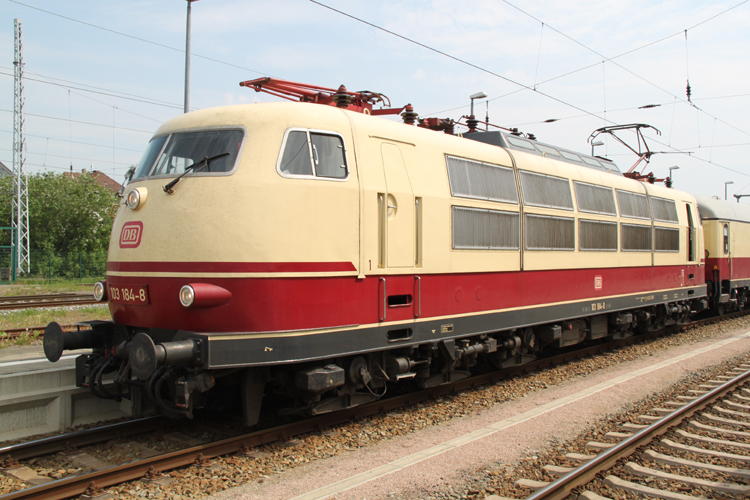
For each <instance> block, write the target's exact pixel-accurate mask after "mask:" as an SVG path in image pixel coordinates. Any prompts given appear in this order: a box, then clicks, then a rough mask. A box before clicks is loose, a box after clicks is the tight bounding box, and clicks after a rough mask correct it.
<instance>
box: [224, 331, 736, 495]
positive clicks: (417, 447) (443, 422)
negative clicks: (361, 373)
mask: <svg viewBox="0 0 750 500" xmlns="http://www.w3.org/2000/svg"><path fill="white" fill-rule="evenodd" d="M748 325H750V319H744V318H742V319H737V320H732V321H728V322H724V323H721V324H716V325H710V326H706V327H701V328H696V329H693V330H689V331H687V332H683V333H680V334H678V335H673V336H670V337H665V338H662V339H659V340H656V341H653V342H649V343H644V344H638V345H635V346H632V347H628V348H624V349H620V350H618V351H617V352H612V353H609V354H606V355H602V356H597V357H594V358H588V359H584V360H580V361H576V362H573V363H569V364H567V365H564V366H560V367H557V368H554V369H551V370H546V371H545V372H542V373H535V374H530V375H526V376H523V377H518V378H516V379H513V380H510V381H505V382H501V383H499V384H498V385H495V386H491V387H485V388H480V389H477V390H474V391H469V392H466V393H462V394H460V395H457V396H456V397H454V398H445V399H444V400H443V401H438V402H432V403H429V404H424V405H418V406H416V407H414V408H410V409H405V410H403V412H401V413H399V414H393V415H390V416H378V417H374V418H372V419H368V420H367V421H366V422H364V423H357V424H354V425H351V424H350V425H348V426H342V429H346V430H343V431H342V432H344V434H342V435H341V437H343V438H344V442H345V444H344V445H340V444H339V443H341V439H340V436H338V435H336V436H329V437H328V439H327V440H319V438H318V437H316V438H315V439H313V438H302V439H301V441H302V443H303V444H302V446H300V447H297V448H291V449H286V450H283V453H284V454H285V455H286V460H288V461H291V462H292V464H291V465H290V466H289V465H284V464H278V462H276V461H275V460H274V458H273V457H274V456H275V454H277V453H278V452H279V450H274V449H273V447H268V450H262V451H266V452H269V451H270V453H271V455H270V456H269V457H267V458H264V459H261V460H258V461H257V462H255V461H252V459H250V461H251V462H255V463H254V466H251V467H254V468H255V469H256V470H257V471H258V473H259V475H258V476H257V477H256V478H255V479H250V482H249V484H247V485H244V486H241V487H235V488H231V489H229V490H228V491H225V492H223V493H220V494H217V495H214V496H212V497H210V498H215V499H221V500H226V499H234V498H243V499H256V498H257V499H261V498H263V499H275V498H279V499H282V498H284V499H288V498H294V497H296V496H299V495H303V494H305V493H307V492H311V491H313V490H316V489H318V488H322V487H325V486H328V485H331V484H332V483H336V482H338V481H341V480H342V479H346V478H351V477H352V476H355V475H357V474H360V473H362V472H366V471H370V470H372V469H374V468H376V467H379V466H388V464H392V463H393V462H394V461H396V460H400V459H405V458H406V457H410V456H412V455H414V454H415V453H417V452H421V451H424V450H427V449H429V448H430V447H434V446H439V445H441V444H444V443H446V442H447V441H449V440H451V439H456V438H459V437H460V436H464V435H466V434H468V433H471V432H475V431H478V430H480V429H482V428H485V427H488V426H490V425H493V424H495V423H497V422H500V421H503V420H508V419H512V418H513V417H515V416H518V415H520V414H523V413H525V412H528V411H531V410H534V409H535V408H538V407H540V406H542V405H545V404H549V403H550V402H554V401H555V400H558V399H560V398H565V397H569V396H572V395H577V394H580V393H582V392H584V391H587V390H590V388H592V387H593V386H596V385H597V384H600V383H603V382H606V381H608V380H612V379H614V378H616V377H620V376H623V375H626V374H629V373H631V372H634V371H636V370H642V369H644V368H647V367H649V366H652V365H654V364H656V363H659V362H662V361H668V360H670V359H673V358H675V357H677V356H680V355H684V354H688V353H690V352H691V351H695V350H697V349H705V348H707V347H713V348H712V349H710V350H708V351H706V352H703V353H701V354H697V355H693V356H691V357H688V358H687V359H684V360H682V361H680V362H679V363H674V364H672V365H670V366H669V367H667V368H663V369H659V370H655V371H652V372H650V373H648V374H647V375H644V376H640V377H635V378H632V379H630V380H627V381H625V382H622V383H620V384H618V385H616V386H614V387H612V388H611V389H610V390H606V391H601V392H598V393H595V394H591V395H588V396H586V397H585V398H584V399H582V400H581V401H580V402H579V403H576V404H568V405H566V406H563V407H561V408H559V409H557V410H555V411H549V412H547V413H545V414H544V415H541V416H537V417H536V418H533V419H530V420H527V421H525V422H522V423H518V424H517V425H514V426H512V427H510V428H508V429H506V430H505V431H502V432H496V433H494V434H492V435H490V436H488V437H486V438H482V439H477V440H475V441H472V442H470V443H467V444H465V445H463V446H459V447H456V448H454V449H451V450H449V451H446V452H443V453H441V454H439V455H435V456H432V457H430V458H427V459H425V460H422V461H421V462H418V463H415V464H413V465H410V466H408V467H405V468H402V469H400V470H396V471H395V472H392V473H390V474H387V475H384V476H380V477H378V478H377V479H375V480H372V481H369V482H365V483H362V484H360V485H357V486H354V487H352V488H350V489H347V490H344V491H339V492H337V493H335V495H334V496H332V497H330V498H336V499H337V500H341V499H348V498H351V499H363V498H367V499H368V500H369V499H377V498H404V499H405V498H424V499H428V498H436V499H437V498H439V499H443V498H484V497H485V496H488V495H490V494H493V493H494V494H501V495H504V496H511V497H518V498H522V497H524V496H527V495H528V494H529V493H530V492H529V491H528V490H521V489H519V488H515V487H514V486H512V483H513V481H515V479H518V478H519V477H527V478H530V479H539V480H552V479H554V478H553V477H551V476H549V475H548V474H547V473H546V472H545V471H543V470H542V466H544V465H546V464H547V463H555V461H547V462H542V460H541V459H540V457H541V456H542V454H547V453H548V452H554V453H553V454H554V455H555V456H557V455H559V456H562V455H564V453H566V452H568V451H574V452H577V453H584V452H585V450H584V448H583V445H581V447H580V448H578V445H577V444H576V443H577V441H583V440H585V441H589V440H591V436H592V435H596V434H593V433H595V432H597V430H601V429H603V428H605V427H608V424H609V422H610V421H612V425H613V426H619V422H621V420H620V414H625V413H627V412H628V411H633V409H634V408H638V407H639V404H647V403H649V398H653V395H654V394H657V393H660V392H663V391H669V390H670V388H672V387H673V386H674V385H675V384H679V383H685V382H688V383H691V382H694V383H695V384H696V385H697V383H698V382H697V381H698V380H703V379H704V378H703V377H702V375H706V377H705V379H707V378H710V372H711V371H712V370H714V369H716V367H717V366H718V365H721V364H722V363H724V362H725V361H728V360H730V359H733V358H736V357H738V356H741V355H742V354H744V353H748V352H750V339H748V338H742V337H740V336H741V335H742V334H744V333H745V332H746V331H747V327H748ZM733 338H736V339H735V340H734V341H732V342H730V343H728V344H726V345H721V346H717V345H716V343H717V342H719V341H722V340H728V339H733ZM651 403H653V401H651ZM633 421H635V420H633ZM607 430H613V429H607ZM355 433H356V434H355ZM383 433H384V434H386V436H380V438H376V439H375V440H374V441H376V442H375V443H374V444H372V441H373V439H372V435H373V434H376V435H380V434H383ZM346 434H350V435H351V436H347V435H346ZM580 436H583V437H582V438H581V437H580ZM352 437H355V438H359V439H356V440H354V442H352V440H351V438H352ZM381 438H382V439H381ZM584 445H585V443H584ZM321 448H322V449H323V450H325V449H326V448H329V449H334V450H336V451H335V453H332V454H331V455H333V456H331V457H330V458H328V459H324V460H321V459H318V458H317V457H316V455H320V454H321V453H320V451H321ZM589 453H591V452H590V451H589ZM322 455H324V456H325V455H329V454H328V453H322ZM551 456H552V455H550V457H551ZM545 458H547V457H545ZM267 460H270V461H271V462H272V463H274V464H275V466H273V467H272V468H267V467H266V466H265V464H264V462H265V461H267ZM550 460H551V458H550ZM558 461H559V459H558ZM308 462H309V463H308ZM300 464H303V465H301V466H300ZM269 465H270V464H269ZM279 465H280V467H279ZM560 465H570V464H566V463H563V462H560ZM392 467H393V465H392ZM244 468H245V466H244V464H238V469H244ZM394 468H395V467H394ZM278 470H283V471H284V472H283V473H278V472H276V471H278ZM525 470H528V471H529V472H530V473H529V474H527V475H524V474H522V472H523V471H525ZM235 472H240V470H237V469H235ZM243 475H244V474H243ZM261 476H265V477H261ZM506 479H507V480H506ZM322 493H323V492H321V494H322ZM310 498H322V496H315V495H312V496H310Z"/></svg>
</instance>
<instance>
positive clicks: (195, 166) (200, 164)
mask: <svg viewBox="0 0 750 500" xmlns="http://www.w3.org/2000/svg"><path fill="white" fill-rule="evenodd" d="M227 155H229V152H226V153H221V154H218V155H214V156H211V157H208V156H205V157H203V159H202V160H201V161H200V162H198V163H193V164H192V165H190V166H188V167H185V171H184V172H183V173H182V174H180V176H179V177H177V178H176V179H174V180H173V181H172V182H170V183H169V184H167V185H166V186H164V192H165V193H167V194H172V193H174V190H173V189H172V188H173V187H174V186H175V184H177V183H178V182H180V179H182V178H183V177H185V176H186V175H187V174H188V173H190V172H197V171H198V170H200V169H202V168H203V167H208V164H209V163H210V162H211V161H213V160H215V159H216V158H221V157H222V156H227ZM208 171H209V172H210V171H211V168H210V167H209V168H208Z"/></svg>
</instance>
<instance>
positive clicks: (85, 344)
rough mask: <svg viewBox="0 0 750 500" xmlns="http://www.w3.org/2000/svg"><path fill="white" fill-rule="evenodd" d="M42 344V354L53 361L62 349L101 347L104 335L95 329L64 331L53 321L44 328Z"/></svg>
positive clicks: (60, 354)
mask: <svg viewBox="0 0 750 500" xmlns="http://www.w3.org/2000/svg"><path fill="white" fill-rule="evenodd" d="M42 345H43V346H44V355H45V356H46V357H47V359H48V360H50V361H52V362H53V363H54V362H55V361H57V360H59V359H60V356H62V352H63V351H71V350H73V349H87V348H95V347H101V346H102V345H104V337H103V336H102V332H97V331H95V330H78V331H75V332H64V331H63V329H62V327H61V326H60V325H59V324H58V323H56V322H54V321H53V322H52V323H50V324H48V325H47V328H45V329H44V340H43V341H42Z"/></svg>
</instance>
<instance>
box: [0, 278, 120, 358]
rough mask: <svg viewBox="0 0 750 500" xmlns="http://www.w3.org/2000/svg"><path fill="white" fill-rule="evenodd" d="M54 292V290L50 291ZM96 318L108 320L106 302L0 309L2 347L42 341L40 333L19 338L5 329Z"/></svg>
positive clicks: (0, 341) (62, 323) (63, 323)
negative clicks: (70, 305)
mask: <svg viewBox="0 0 750 500" xmlns="http://www.w3.org/2000/svg"><path fill="white" fill-rule="evenodd" d="M37 293H42V292H37ZM49 293H53V292H49ZM94 319H101V320H108V319H110V316H109V309H108V308H107V305H106V304H101V305H95V306H76V307H72V308H71V307H46V308H38V309H15V310H9V311H0V349H2V348H5V347H13V346H20V345H31V344H39V343H41V339H40V338H39V334H38V333H29V334H26V335H21V336H20V337H17V338H12V339H11V338H7V336H6V335H5V333H4V331H5V330H10V329H14V328H27V327H33V326H46V325H47V324H48V323H50V322H52V321H57V322H58V323H60V324H61V325H68V324H74V323H77V322H79V321H90V320H94Z"/></svg>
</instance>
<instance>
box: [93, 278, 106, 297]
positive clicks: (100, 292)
mask: <svg viewBox="0 0 750 500" xmlns="http://www.w3.org/2000/svg"><path fill="white" fill-rule="evenodd" d="M94 298H95V299H96V300H97V302H101V301H102V300H107V287H106V286H104V282H103V281H97V282H96V283H95V284H94Z"/></svg>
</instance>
